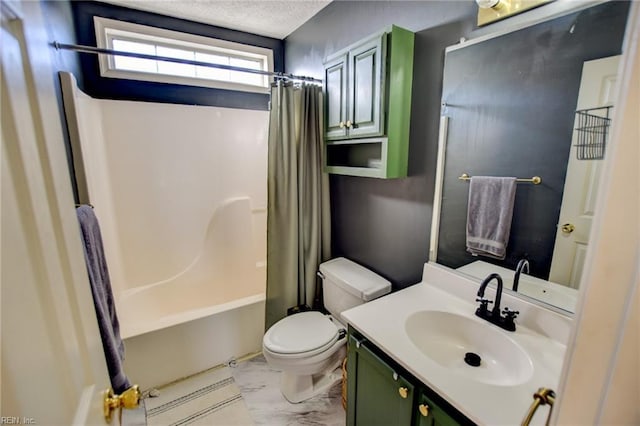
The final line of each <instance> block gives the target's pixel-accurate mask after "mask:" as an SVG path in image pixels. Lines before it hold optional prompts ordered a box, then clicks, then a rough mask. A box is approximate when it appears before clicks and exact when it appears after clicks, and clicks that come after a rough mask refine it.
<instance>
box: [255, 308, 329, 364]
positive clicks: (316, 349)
mask: <svg viewBox="0 0 640 426" xmlns="http://www.w3.org/2000/svg"><path fill="white" fill-rule="evenodd" d="M339 332H340V329H339V328H338V326H336V324H334V323H333V321H331V320H330V319H329V317H328V316H325V315H323V314H322V313H320V312H316V311H309V312H301V313H298V314H295V315H291V316H288V317H286V318H283V319H281V320H280V321H278V322H277V323H275V324H274V325H273V326H272V327H271V328H269V330H267V332H266V333H265V335H264V339H263V345H264V348H265V349H267V350H268V351H269V352H271V353H272V354H274V355H277V356H278V357H282V358H289V357H291V358H298V357H300V356H301V355H302V356H305V357H308V356H313V355H316V354H319V353H322V352H324V351H326V350H327V349H329V348H330V347H332V346H333V344H334V343H335V342H336V341H337V340H338V338H339Z"/></svg>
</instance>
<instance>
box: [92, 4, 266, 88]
mask: <svg viewBox="0 0 640 426" xmlns="http://www.w3.org/2000/svg"><path fill="white" fill-rule="evenodd" d="M93 21H94V27H95V33H96V45H97V47H99V48H102V49H113V43H112V40H113V38H116V39H118V40H126V41H132V42H139V43H147V44H151V43H153V44H154V45H157V46H162V47H167V48H174V49H183V50H184V49H188V50H193V51H195V52H199V53H205V54H213V55H216V54H218V55H219V54H223V55H227V56H229V57H235V58H241V59H249V60H250V59H259V60H261V61H264V62H265V63H266V66H267V70H266V71H269V72H273V50H272V49H268V48H264V47H258V46H252V45H248V44H242V43H237V42H232V41H226V40H220V39H216V38H211V37H204V36H199V35H195V34H189V33H183V32H179V31H173V30H167V29H163V28H157V27H151V26H147V25H141V24H134V23H132V22H127V21H119V20H115V19H109V18H103V17H100V16H94V17H93ZM114 36H115V37H114ZM118 36H120V37H118ZM173 41H175V43H172V42H173ZM113 50H116V49H113ZM225 51H227V52H225ZM238 52H241V54H238ZM98 63H99V66H100V75H101V76H102V77H107V78H117V79H127V80H140V81H152V82H160V83H169V84H179V85H187V86H197V87H208V88H217V89H226V90H238V91H243V92H252V93H269V86H270V84H271V82H272V80H273V77H272V76H264V82H265V85H264V86H256V85H250V84H242V83H237V82H229V81H220V80H212V79H206V78H198V77H185V76H178V75H169V74H160V73H152V72H144V71H128V70H121V69H116V68H115V60H114V56H113V55H105V54H101V55H98ZM214 69H215V68H214Z"/></svg>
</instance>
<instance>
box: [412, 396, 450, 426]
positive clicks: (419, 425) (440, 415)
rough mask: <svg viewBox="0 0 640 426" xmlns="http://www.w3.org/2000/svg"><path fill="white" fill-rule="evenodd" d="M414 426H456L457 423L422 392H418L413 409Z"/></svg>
mask: <svg viewBox="0 0 640 426" xmlns="http://www.w3.org/2000/svg"><path fill="white" fill-rule="evenodd" d="M413 414H414V416H415V417H414V418H415V419H416V421H415V423H414V424H415V426H458V425H459V423H458V422H457V421H455V420H454V419H453V418H452V417H451V416H449V415H448V414H447V413H446V412H445V411H444V410H443V409H442V408H440V407H439V406H437V405H436V404H435V403H434V402H433V400H431V399H429V398H428V397H427V396H426V395H425V394H424V393H423V392H419V394H418V400H417V403H416V406H415V408H414V413H413Z"/></svg>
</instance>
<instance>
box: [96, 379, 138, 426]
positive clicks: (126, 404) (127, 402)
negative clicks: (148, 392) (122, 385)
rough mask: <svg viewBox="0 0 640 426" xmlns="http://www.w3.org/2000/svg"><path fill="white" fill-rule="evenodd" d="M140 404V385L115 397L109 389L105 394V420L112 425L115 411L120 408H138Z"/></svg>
mask: <svg viewBox="0 0 640 426" xmlns="http://www.w3.org/2000/svg"><path fill="white" fill-rule="evenodd" d="M139 402H140V389H139V388H138V385H133V386H131V387H130V388H129V389H127V390H126V391H124V392H122V393H121V394H120V395H114V394H113V389H111V388H109V389H107V390H106V391H105V392H104V404H103V409H104V418H105V420H106V421H107V423H111V416H112V414H113V411H114V410H116V409H118V408H129V409H131V408H136V407H137V406H138V404H139Z"/></svg>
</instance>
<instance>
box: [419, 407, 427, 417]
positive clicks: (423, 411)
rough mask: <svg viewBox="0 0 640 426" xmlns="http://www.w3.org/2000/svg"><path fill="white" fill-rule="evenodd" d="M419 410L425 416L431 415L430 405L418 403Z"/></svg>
mask: <svg viewBox="0 0 640 426" xmlns="http://www.w3.org/2000/svg"><path fill="white" fill-rule="evenodd" d="M418 410H419V411H420V414H422V415H423V416H424V417H427V416H428V415H429V406H428V405H425V404H420V405H418Z"/></svg>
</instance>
